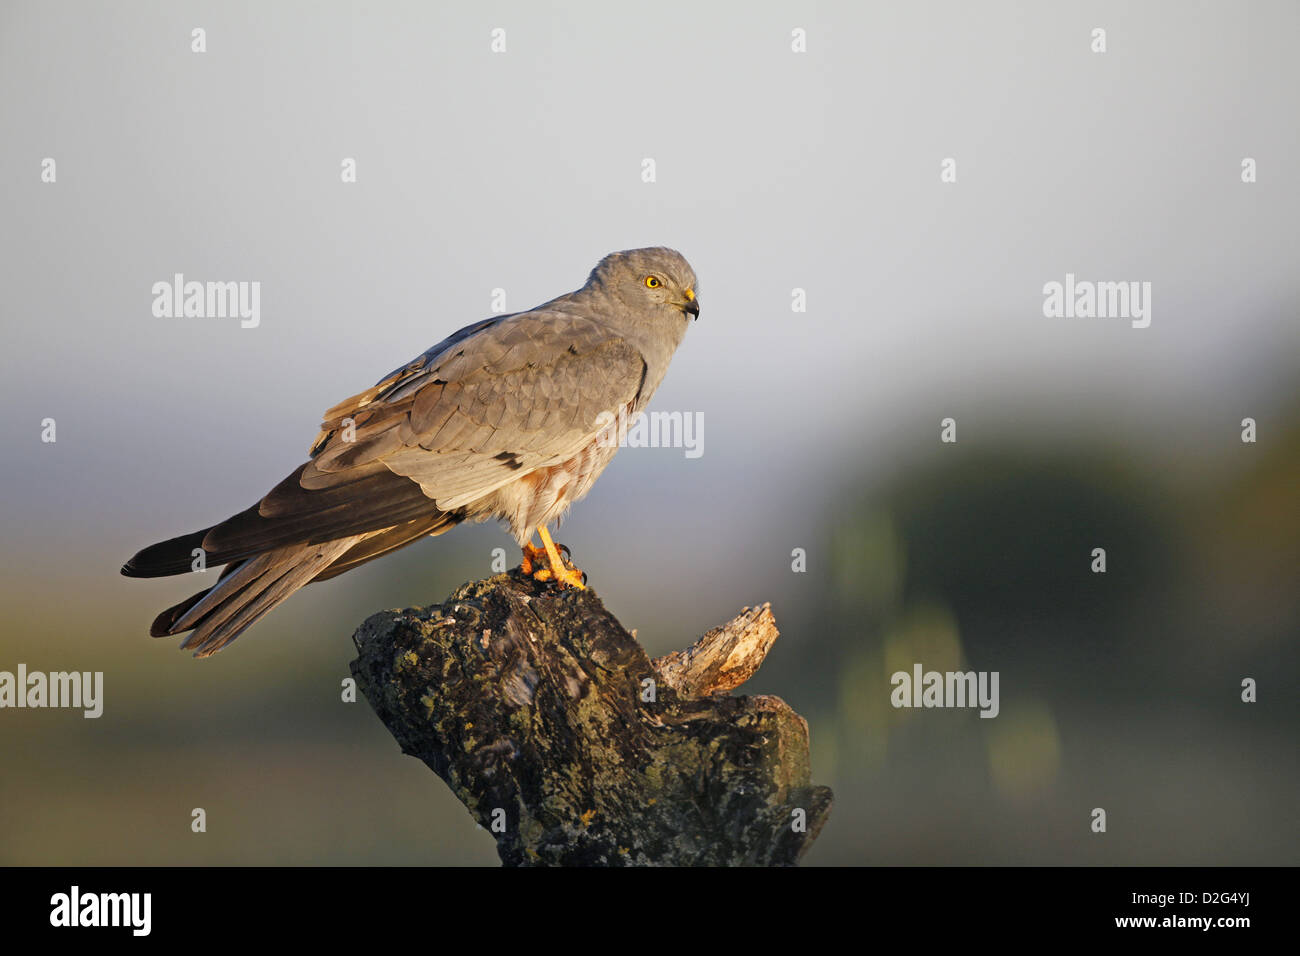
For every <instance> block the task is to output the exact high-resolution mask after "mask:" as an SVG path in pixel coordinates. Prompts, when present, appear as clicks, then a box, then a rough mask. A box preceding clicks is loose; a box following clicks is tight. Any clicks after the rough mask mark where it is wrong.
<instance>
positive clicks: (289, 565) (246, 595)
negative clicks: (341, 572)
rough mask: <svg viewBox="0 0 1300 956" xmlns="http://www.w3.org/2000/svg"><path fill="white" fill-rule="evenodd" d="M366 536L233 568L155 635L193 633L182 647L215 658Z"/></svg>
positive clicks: (162, 620) (157, 624) (165, 618)
mask: <svg viewBox="0 0 1300 956" xmlns="http://www.w3.org/2000/svg"><path fill="white" fill-rule="evenodd" d="M364 537H365V535H353V536H349V537H346V538H339V539H338V540H336V541H329V542H326V543H324V544H317V545H290V546H287V547H283V548H277V549H275V550H273V551H268V552H266V553H265V554H259V555H258V556H257V557H255V558H249V559H248V560H246V561H242V562H240V563H239V564H236V565H232V566H231V568H229V569H227V572H226V573H225V575H224V576H223V577H222V578H221V580H219V581H218V582H217V583H216V584H215V585H213V586H212V587H211V588H210V589H209V590H207V591H200V592H199V593H198V594H195V595H192V596H191V597H189V598H187V599H186V600H184V601H182V602H181V603H180V604H177V605H175V606H174V607H171V608H168V609H167V610H166V611H163V613H162V614H160V615H158V617H157V619H156V620H155V621H154V625H153V627H152V628H151V629H150V633H151V634H153V635H154V636H155V637H166V636H172V635H175V634H181V633H183V632H185V631H190V630H192V631H193V633H192V634H190V635H189V636H188V637H187V638H186V639H185V640H184V641H183V642H182V643H181V647H183V648H186V649H193V650H194V656H195V657H210V656H211V655H213V654H215V653H217V651H219V650H221V649H222V648H223V647H225V646H226V645H227V644H229V643H230V642H231V641H233V640H234V639H235V638H237V637H238V636H239V635H240V634H242V633H243V632H244V631H245V630H247V629H248V628H249V627H251V626H252V625H253V624H254V623H256V622H257V621H258V620H260V619H261V618H262V617H263V615H265V614H267V613H268V612H269V611H270V610H271V609H272V608H274V607H276V606H277V605H278V604H280V603H281V602H282V601H284V600H285V599H286V598H287V597H289V595H291V594H293V592H294V591H297V590H298V589H299V588H301V587H302V586H303V585H305V584H307V582H309V581H311V580H312V578H314V577H316V575H318V574H319V573H320V572H321V571H322V570H324V569H325V568H327V567H328V566H329V565H330V564H331V563H333V562H334V561H335V560H336V559H337V558H338V557H339V556H340V555H342V554H343V553H344V552H346V551H347V550H348V549H349V548H351V547H352V546H353V545H355V544H356V543H357V542H358V541H360V540H362V538H364Z"/></svg>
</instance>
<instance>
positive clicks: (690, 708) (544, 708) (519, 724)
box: [352, 571, 831, 866]
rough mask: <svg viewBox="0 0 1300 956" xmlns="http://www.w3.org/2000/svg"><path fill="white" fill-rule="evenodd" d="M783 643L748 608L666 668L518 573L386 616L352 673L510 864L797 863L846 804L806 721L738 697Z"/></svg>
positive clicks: (375, 619) (602, 621) (580, 600)
mask: <svg viewBox="0 0 1300 956" xmlns="http://www.w3.org/2000/svg"><path fill="white" fill-rule="evenodd" d="M776 636H777V632H776V627H775V623H774V621H773V620H772V616H771V612H770V609H769V608H767V607H766V606H764V607H761V608H756V609H748V608H747V609H746V610H745V611H744V612H743V613H742V614H741V615H740V616H739V617H738V618H737V619H736V620H735V621H732V622H730V623H729V624H727V625H723V626H722V627H720V628H715V629H714V630H712V631H710V632H709V633H708V634H706V635H705V636H704V637H702V638H701V639H700V640H699V641H697V642H696V643H695V645H693V646H692V647H691V648H688V649H687V650H684V651H679V652H676V653H675V654H670V655H667V656H666V657H664V658H660V659H659V660H655V661H652V660H651V659H650V658H649V657H648V656H647V655H646V653H645V652H644V651H643V650H642V648H641V646H640V645H639V644H638V643H637V641H636V639H635V637H633V635H631V634H629V633H628V632H627V631H626V630H625V629H624V628H623V626H622V625H621V624H620V623H619V622H618V621H617V620H616V619H615V618H614V617H613V615H611V614H610V613H609V612H608V611H607V610H606V609H605V607H604V605H603V604H602V603H601V601H600V599H599V598H598V597H597V596H596V594H595V593H594V592H593V591H591V590H585V591H576V590H566V591H555V590H551V589H548V588H547V587H546V586H544V585H541V584H538V583H536V582H534V581H533V580H532V579H530V578H527V577H525V576H523V575H521V574H519V573H518V572H517V571H514V572H510V573H507V574H501V575H497V576H496V577H493V578H489V579H487V580H484V581H477V582H472V583H469V584H466V585H464V586H462V587H460V588H459V589H457V590H456V591H455V592H454V593H453V594H452V595H451V596H450V597H449V598H448V599H447V600H446V601H444V602H443V603H442V604H439V605H435V606H431V607H427V608H408V609H406V610H401V611H383V612H381V613H379V614H375V615H373V616H372V617H370V618H369V619H368V620H367V621H366V622H365V623H364V624H362V625H361V627H360V628H359V629H358V630H357V632H356V634H355V635H354V638H353V639H354V641H355V643H356V646H357V650H358V654H359V656H358V658H357V659H356V660H355V661H354V662H353V664H352V672H353V674H354V675H355V676H356V678H357V682H358V685H359V687H360V688H361V690H362V692H363V693H364V694H365V696H366V698H367V699H368V700H369V701H370V703H371V705H372V706H373V707H374V709H375V711H376V713H377V714H378V715H379V717H380V719H381V720H382V721H383V722H384V724H385V726H387V727H388V729H389V731H390V732H391V733H392V734H393V736H394V737H395V738H396V739H397V742H398V743H399V745H400V746H401V748H402V750H403V752H405V753H408V754H411V755H413V756H416V757H419V758H420V759H421V760H423V761H424V762H425V763H426V764H427V765H428V766H429V767H430V768H431V769H432V770H433V771H434V772H435V773H437V774H438V775H439V776H440V777H442V779H443V780H444V781H446V782H447V784H448V786H450V787H451V789H452V791H453V792H454V793H455V794H456V796H457V797H458V798H459V799H460V800H461V802H462V803H464V804H465V806H466V807H467V808H468V809H469V811H470V813H471V815H472V816H473V817H474V819H475V820H476V821H477V822H478V823H479V824H480V825H482V826H483V827H484V829H486V830H487V831H488V832H489V833H491V834H492V835H493V836H494V837H495V839H496V841H497V848H498V852H499V854H500V856H501V860H502V862H503V863H505V864H506V865H546V864H558V865H602V866H611V865H612V866H618V865H647V864H659V865H701V864H703V865H710V864H712V865H735V864H742V865H743V864H750V865H790V864H794V863H795V862H796V861H797V860H798V859H799V857H800V856H801V855H802V854H803V852H804V851H806V850H807V848H808V846H809V845H810V844H811V843H812V841H813V840H814V839H815V838H816V836H817V834H818V833H819V832H820V830H821V827H822V825H823V824H824V823H825V821H826V818H827V816H828V815H829V812H830V805H831V792H830V790H829V789H828V788H826V787H818V786H814V785H813V784H812V782H811V768H810V765H809V757H808V752H809V751H808V725H807V723H806V722H805V721H804V719H803V718H802V717H800V716H799V715H798V714H796V713H795V712H794V711H793V710H792V709H791V708H790V707H789V706H788V705H787V704H786V703H785V702H784V701H782V700H781V699H780V698H778V697H770V696H752V697H744V696H739V697H735V696H728V694H727V692H728V691H729V690H730V689H731V688H733V687H735V686H736V685H738V684H739V683H740V682H741V681H743V680H744V679H746V678H747V677H749V676H750V675H751V674H752V673H753V672H754V671H755V670H757V668H758V665H759V664H760V663H761V662H762V658H763V656H765V655H766V653H767V651H768V649H769V648H770V647H771V644H772V641H774V640H775V639H776Z"/></svg>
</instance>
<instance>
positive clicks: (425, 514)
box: [122, 247, 700, 657]
mask: <svg viewBox="0 0 1300 956" xmlns="http://www.w3.org/2000/svg"><path fill="white" fill-rule="evenodd" d="M699 312H700V307H699V300H698V299H697V298H696V295H695V273H694V271H693V270H692V269H691V267H690V265H689V264H688V263H687V261H686V260H685V258H683V257H682V255H681V254H680V253H678V252H676V251H674V250H672V249H666V248H659V247H656V248H649V249H632V250H628V251H624V252H615V253H611V254H610V255H608V256H606V257H605V258H604V259H602V260H601V261H600V262H599V263H598V264H597V266H596V268H595V269H593V270H592V272H591V275H590V276H589V277H588V278H587V281H586V284H584V285H583V286H582V288H580V289H578V290H577V291H576V292H570V293H568V294H567V295H562V296H560V297H559V298H556V299H552V300H551V301H549V302H546V303H544V304H542V305H539V306H537V307H536V308H534V309H531V310H529V311H527V312H518V313H514V314H512V315H499V316H493V317H492V318H488V319H484V320H482V321H481V322H476V323H474V324H473V325H468V326H466V327H465V328H463V329H461V330H460V331H459V332H455V333H453V334H452V335H450V336H448V337H447V338H445V339H443V340H442V341H441V342H439V343H438V344H437V345H435V346H433V348H431V349H429V350H428V351H427V352H425V353H424V354H423V355H421V356H419V357H418V358H416V359H415V360H414V361H412V362H410V363H408V364H407V365H403V366H402V367H401V368H399V369H397V370H395V371H394V372H392V373H391V374H390V375H387V376H385V377H384V378H382V379H381V380H380V381H379V382H378V384H376V385H375V386H374V387H373V388H369V389H366V390H365V391H364V392H361V393H359V394H357V395H353V396H352V397H351V398H348V399H346V400H344V401H342V402H340V403H339V404H337V405H335V406H334V407H333V408H331V409H330V410H329V411H327V412H326V413H325V420H324V422H323V423H322V425H321V428H320V433H319V434H318V435H317V436H316V440H315V441H314V442H312V445H311V450H310V460H309V461H307V462H306V463H305V464H303V465H301V466H300V467H299V468H298V469H296V470H295V471H294V472H293V474H291V475H289V476H288V477H287V478H285V479H284V480H283V481H281V482H280V483H279V484H278V485H276V486H275V487H274V488H272V489H271V491H270V492H269V493H268V494H267V495H266V496H265V497H264V498H262V500H261V501H259V502H258V503H257V504H255V505H253V506H252V507H251V508H249V509H248V510H246V511H242V512H240V513H239V514H237V515H235V516H234V517H231V518H228V519H227V520H225V521H223V522H221V523H220V524H216V525H213V526H212V527H210V528H204V529H203V530H201V531H195V532H193V533H191V534H186V535H181V536H180V537H177V538H172V539H170V540H168V541H163V542H161V543H159V544H155V545H152V546H150V547H148V548H145V549H144V550H143V551H141V552H140V553H138V554H137V555H135V557H133V558H131V560H130V561H128V562H127V563H126V564H125V565H124V566H123V568H122V573H123V574H125V575H128V576H130V577H161V576H165V575H171V574H182V573H185V572H188V571H191V570H193V564H194V563H195V561H196V556H198V555H202V557H203V559H204V561H203V564H204V565H205V566H209V565H210V566H214V567H215V566H217V565H225V568H224V569H223V571H222V573H221V577H220V579H219V580H218V581H217V583H216V584H215V585H213V586H212V587H211V588H209V589H207V590H206V591H200V592H199V593H198V594H195V595H193V596H192V597H189V598H187V599H186V600H184V601H182V602H181V603H179V604H177V605H175V606H174V607H170V608H168V609H167V610H165V611H163V612H162V613H161V614H159V615H158V617H157V618H156V619H155V620H154V622H153V626H152V628H151V629H150V633H151V634H152V635H153V636H155V637H165V636H169V635H175V634H182V633H184V632H186V631H191V632H192V633H191V634H190V635H189V636H188V637H186V638H185V640H184V641H183V642H182V643H181V647H183V648H186V649H189V648H193V649H194V652H195V654H194V656H195V657H208V656H210V655H212V654H215V653H216V652H217V651H219V650H221V649H222V648H223V647H225V646H226V645H227V644H229V643H230V642H231V641H233V640H234V639H235V638H236V637H238V636H239V635H240V634H241V633H242V632H243V631H244V630H245V629H247V628H248V627H249V626H250V625H252V624H253V623H254V622H255V621H257V620H259V619H260V618H261V617H262V616H263V615H264V614H266V613H267V612H268V611H270V610H271V609H272V608H274V607H275V606H276V605H278V604H279V603H280V602H281V601H283V600H285V598H287V597H289V595H290V594H292V593H293V592H294V591H296V590H298V589H299V588H301V587H302V586H303V585H305V584H307V583H308V582H311V581H323V580H325V579H327V578H332V577H335V576H336V575H339V574H342V573H343V572H344V571H350V570H351V569H352V568H355V567H358V566H359V565H361V564H364V563H365V562H367V561H370V560H372V559H374V558H377V557H380V556H381V555H384V554H387V553H388V552H390V551H394V550H396V549H397V548H400V547H403V546H404V545H407V544H411V543H412V542H414V541H416V540H418V539H419V538H421V537H423V536H424V535H438V534H442V533H443V532H444V531H447V530H448V529H450V528H452V527H454V526H455V525H457V524H459V523H460V522H462V521H484V520H486V519H488V518H497V519H499V520H501V521H502V522H504V523H506V524H508V525H509V527H510V531H511V533H512V534H513V535H514V538H515V540H516V541H517V542H518V543H519V546H520V548H521V549H522V551H523V561H522V564H521V567H522V569H523V571H524V573H525V574H531V575H532V576H533V577H534V578H535V579H537V580H540V581H550V582H553V583H554V585H555V586H558V587H560V588H567V587H573V588H581V587H583V579H584V578H585V575H583V573H582V572H581V571H578V570H577V569H576V568H575V567H573V566H572V565H570V564H567V563H566V562H565V561H564V560H563V559H562V558H561V556H560V554H559V548H557V546H556V545H555V543H554V541H553V540H552V539H551V536H550V534H549V532H548V531H547V525H548V524H551V523H553V522H554V523H558V522H559V520H560V519H561V518H562V517H563V516H564V514H565V513H566V512H567V510H568V508H569V506H570V505H572V504H573V503H574V502H575V501H577V500H578V499H580V498H582V497H583V496H584V495H585V494H587V492H588V491H590V490H591V486H592V484H593V483H594V482H595V480H596V478H597V477H598V476H599V475H600V473H601V471H603V470H604V468H605V466H606V465H608V464H609V462H610V459H612V458H613V456H614V453H615V452H616V451H617V450H618V443H617V440H616V438H612V437H611V435H610V422H611V421H627V420H630V419H631V418H633V417H634V416H635V415H636V414H637V413H639V412H640V411H641V409H642V408H643V407H644V406H645V405H646V403H647V402H648V401H649V400H650V397H651V396H652V395H653V394H654V392H655V389H657V388H658V387H659V383H660V382H661V381H662V380H663V377H664V373H665V372H666V371H667V370H668V362H669V360H670V359H671V358H672V356H673V352H675V351H676V349H677V346H678V344H680V342H681V340H682V338H683V336H684V335H685V334H686V328H687V325H688V324H689V323H690V320H691V318H693V317H698V316H699ZM534 529H536V531H537V533H538V535H539V536H540V538H541V542H542V546H541V547H540V548H539V547H535V546H534V545H533V544H532V536H533V531H534Z"/></svg>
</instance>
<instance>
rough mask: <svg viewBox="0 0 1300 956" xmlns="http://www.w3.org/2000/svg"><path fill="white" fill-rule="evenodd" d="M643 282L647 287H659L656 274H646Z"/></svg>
mask: <svg viewBox="0 0 1300 956" xmlns="http://www.w3.org/2000/svg"><path fill="white" fill-rule="evenodd" d="M645 284H646V288H648V289H657V288H659V278H658V277H657V276H646V277H645Z"/></svg>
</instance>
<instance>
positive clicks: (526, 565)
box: [519, 538, 546, 577]
mask: <svg viewBox="0 0 1300 956" xmlns="http://www.w3.org/2000/svg"><path fill="white" fill-rule="evenodd" d="M523 552H524V559H523V561H521V562H520V564H519V570H520V571H522V572H523V573H524V574H526V575H528V576H529V577H532V575H533V573H534V572H535V571H537V570H538V569H539V563H540V559H541V558H542V557H543V556H544V555H545V554H546V549H545V548H534V547H533V542H532V539H531V538H530V539H529V540H528V542H527V543H526V544H525V545H524V546H523Z"/></svg>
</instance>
